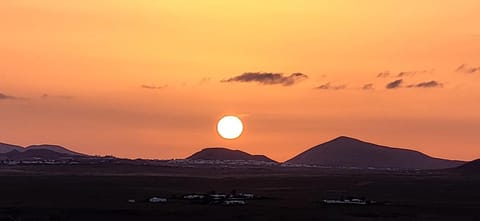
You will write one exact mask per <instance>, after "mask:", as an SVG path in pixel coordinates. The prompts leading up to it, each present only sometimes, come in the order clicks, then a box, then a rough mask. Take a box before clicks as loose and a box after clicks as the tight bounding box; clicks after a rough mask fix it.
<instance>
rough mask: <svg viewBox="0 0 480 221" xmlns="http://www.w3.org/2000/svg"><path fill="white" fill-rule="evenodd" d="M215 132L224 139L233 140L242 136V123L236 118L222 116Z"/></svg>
mask: <svg viewBox="0 0 480 221" xmlns="http://www.w3.org/2000/svg"><path fill="white" fill-rule="evenodd" d="M217 131H218V134H220V136H221V137H223V138H225V139H235V138H238V137H239V136H240V135H241V134H242V132H243V123H242V121H241V120H240V118H238V117H236V116H224V117H222V119H220V121H218V124H217Z"/></svg>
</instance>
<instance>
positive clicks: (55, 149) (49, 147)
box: [25, 144, 84, 155]
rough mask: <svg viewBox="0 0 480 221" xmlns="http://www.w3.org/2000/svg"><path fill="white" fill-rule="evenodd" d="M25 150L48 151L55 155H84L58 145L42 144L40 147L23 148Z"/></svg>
mask: <svg viewBox="0 0 480 221" xmlns="http://www.w3.org/2000/svg"><path fill="white" fill-rule="evenodd" d="M25 150H50V151H53V152H57V153H62V154H68V155H84V154H81V153H77V152H74V151H71V150H69V149H67V148H65V147H62V146H58V145H50V144H42V145H31V146H28V147H26V148H25Z"/></svg>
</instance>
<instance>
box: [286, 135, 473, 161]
mask: <svg viewBox="0 0 480 221" xmlns="http://www.w3.org/2000/svg"><path fill="white" fill-rule="evenodd" d="M286 163H291V164H311V165H321V166H328V167H359V168H368V167H374V168H395V169H442V168H452V167H457V166H459V165H461V164H463V163H464V162H462V161H454V160H444V159H439V158H433V157H430V156H428V155H426V154H423V153H421V152H418V151H414V150H408V149H400V148H393V147H386V146H380V145H377V144H373V143H368V142H364V141H361V140H357V139H354V138H350V137H344V136H342V137H338V138H336V139H333V140H331V141H328V142H326V143H323V144H320V145H318V146H315V147H312V148H311V149H309V150H307V151H305V152H303V153H301V154H299V155H297V156H295V157H294V158H292V159H290V160H288V161H287V162H286Z"/></svg>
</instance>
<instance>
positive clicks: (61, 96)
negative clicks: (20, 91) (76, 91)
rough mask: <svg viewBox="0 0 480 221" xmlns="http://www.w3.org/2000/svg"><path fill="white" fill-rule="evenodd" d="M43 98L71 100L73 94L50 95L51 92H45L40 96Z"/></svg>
mask: <svg viewBox="0 0 480 221" xmlns="http://www.w3.org/2000/svg"><path fill="white" fill-rule="evenodd" d="M40 97H41V98H42V99H49V98H58V99H65V100H70V99H73V96H66V95H49V94H43V95H42V96H40Z"/></svg>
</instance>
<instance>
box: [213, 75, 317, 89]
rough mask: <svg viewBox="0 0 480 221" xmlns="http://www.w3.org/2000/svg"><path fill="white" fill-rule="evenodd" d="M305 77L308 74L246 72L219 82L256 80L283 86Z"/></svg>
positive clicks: (306, 77) (261, 82)
mask: <svg viewBox="0 0 480 221" xmlns="http://www.w3.org/2000/svg"><path fill="white" fill-rule="evenodd" d="M305 79H308V76H307V75H305V74H302V73H292V74H291V75H289V76H285V75H283V74H282V73H268V72H246V73H243V74H241V75H238V76H235V77H232V78H229V79H226V80H222V81H220V82H222V83H227V82H257V83H260V84H264V85H274V84H280V85H283V86H291V85H293V84H295V83H297V82H298V81H301V80H305Z"/></svg>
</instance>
